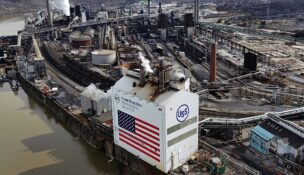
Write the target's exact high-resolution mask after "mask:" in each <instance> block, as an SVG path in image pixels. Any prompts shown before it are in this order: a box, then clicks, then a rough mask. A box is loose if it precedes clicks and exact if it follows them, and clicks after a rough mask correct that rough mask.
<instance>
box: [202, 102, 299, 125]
mask: <svg viewBox="0 0 304 175" xmlns="http://www.w3.org/2000/svg"><path fill="white" fill-rule="evenodd" d="M271 116H277V117H278V118H280V119H282V120H287V119H292V118H298V117H303V116H304V107H302V108H296V109H291V110H286V111H282V112H269V113H265V114H263V115H258V116H253V117H247V118H240V119H230V118H206V119H204V120H202V121H200V123H199V126H200V127H201V128H203V129H217V128H222V129H225V128H226V129H237V128H248V127H252V126H256V125H257V124H258V123H259V122H261V121H263V120H265V119H267V118H269V117H271Z"/></svg>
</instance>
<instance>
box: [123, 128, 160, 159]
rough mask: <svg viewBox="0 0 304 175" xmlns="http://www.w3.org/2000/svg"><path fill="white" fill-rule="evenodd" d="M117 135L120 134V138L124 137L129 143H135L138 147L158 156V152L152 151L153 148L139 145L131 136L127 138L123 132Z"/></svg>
mask: <svg viewBox="0 0 304 175" xmlns="http://www.w3.org/2000/svg"><path fill="white" fill-rule="evenodd" d="M119 136H120V138H123V139H126V140H128V141H129V142H130V143H132V144H135V145H137V146H139V147H140V148H143V149H144V150H145V151H148V152H149V153H150V154H152V155H154V156H157V157H159V156H160V155H159V153H157V152H155V151H153V150H151V149H149V148H147V147H145V146H143V145H141V144H140V143H138V142H137V141H136V140H133V139H131V138H129V137H127V136H125V135H123V134H119Z"/></svg>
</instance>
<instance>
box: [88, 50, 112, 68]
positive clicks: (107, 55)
mask: <svg viewBox="0 0 304 175" xmlns="http://www.w3.org/2000/svg"><path fill="white" fill-rule="evenodd" d="M115 61H116V51H114V50H104V49H99V50H94V51H92V63H93V64H94V65H109V64H114V63H115Z"/></svg>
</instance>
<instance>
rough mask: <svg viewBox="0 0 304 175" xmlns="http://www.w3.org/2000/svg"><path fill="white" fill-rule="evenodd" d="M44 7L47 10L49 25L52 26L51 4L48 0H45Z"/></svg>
mask: <svg viewBox="0 0 304 175" xmlns="http://www.w3.org/2000/svg"><path fill="white" fill-rule="evenodd" d="M46 8H47V12H48V22H49V25H51V26H53V19H52V12H51V6H50V2H49V0H46Z"/></svg>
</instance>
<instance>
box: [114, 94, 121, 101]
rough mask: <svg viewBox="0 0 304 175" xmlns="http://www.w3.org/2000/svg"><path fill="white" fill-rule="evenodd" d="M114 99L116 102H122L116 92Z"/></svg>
mask: <svg viewBox="0 0 304 175" xmlns="http://www.w3.org/2000/svg"><path fill="white" fill-rule="evenodd" d="M114 100H115V102H116V103H119V102H120V97H119V95H118V94H115V95H114Z"/></svg>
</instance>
